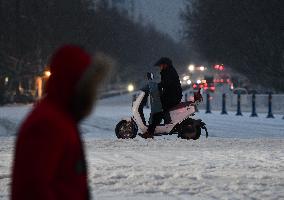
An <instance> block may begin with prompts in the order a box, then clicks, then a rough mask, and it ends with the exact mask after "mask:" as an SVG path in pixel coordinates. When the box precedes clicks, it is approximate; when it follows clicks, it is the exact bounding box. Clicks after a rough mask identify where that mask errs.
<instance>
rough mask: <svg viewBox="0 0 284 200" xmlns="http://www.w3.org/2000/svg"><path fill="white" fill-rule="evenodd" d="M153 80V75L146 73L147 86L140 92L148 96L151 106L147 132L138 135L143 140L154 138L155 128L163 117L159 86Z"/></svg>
mask: <svg viewBox="0 0 284 200" xmlns="http://www.w3.org/2000/svg"><path fill="white" fill-rule="evenodd" d="M153 78H154V76H153V74H152V73H150V72H148V73H147V79H148V84H147V85H146V86H145V87H144V88H142V89H141V90H142V91H144V92H145V94H146V95H147V94H149V95H150V105H151V114H150V119H149V126H148V130H147V132H146V133H144V134H139V135H140V136H141V137H142V138H145V139H147V138H154V133H155V129H156V126H157V125H159V124H160V122H161V120H162V118H163V116H164V114H163V108H162V103H161V97H160V89H159V85H158V83H156V82H155V81H153ZM146 98H148V95H147V96H146ZM144 120H145V119H144Z"/></svg>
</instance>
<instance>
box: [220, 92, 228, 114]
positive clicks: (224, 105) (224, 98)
mask: <svg viewBox="0 0 284 200" xmlns="http://www.w3.org/2000/svg"><path fill="white" fill-rule="evenodd" d="M221 114H222V115H227V114H228V113H227V109H226V94H225V93H224V94H223V95H222V112H221Z"/></svg>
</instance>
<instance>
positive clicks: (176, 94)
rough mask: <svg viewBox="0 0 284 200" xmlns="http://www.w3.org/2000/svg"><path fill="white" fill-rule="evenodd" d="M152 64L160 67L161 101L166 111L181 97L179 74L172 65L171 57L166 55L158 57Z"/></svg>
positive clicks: (179, 100)
mask: <svg viewBox="0 0 284 200" xmlns="http://www.w3.org/2000/svg"><path fill="white" fill-rule="evenodd" d="M154 66H159V67H160V70H161V71H160V74H161V82H160V83H159V86H160V88H161V90H162V91H161V101H162V106H163V110H164V111H165V112H167V111H168V110H170V109H171V108H173V107H174V106H176V105H178V104H179V103H180V102H181V99H182V88H181V84H180V80H179V76H178V73H177V71H176V70H175V68H174V67H173V64H172V61H171V59H169V58H167V57H162V58H160V59H159V60H158V61H157V62H156V63H155V64H154Z"/></svg>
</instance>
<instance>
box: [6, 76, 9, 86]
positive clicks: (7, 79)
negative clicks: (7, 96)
mask: <svg viewBox="0 0 284 200" xmlns="http://www.w3.org/2000/svg"><path fill="white" fill-rule="evenodd" d="M8 82H9V77H5V85H7V84H8Z"/></svg>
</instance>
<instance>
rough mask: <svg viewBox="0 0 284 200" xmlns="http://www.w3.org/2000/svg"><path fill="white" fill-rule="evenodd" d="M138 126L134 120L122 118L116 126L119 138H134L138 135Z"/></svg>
mask: <svg viewBox="0 0 284 200" xmlns="http://www.w3.org/2000/svg"><path fill="white" fill-rule="evenodd" d="M137 132H138V127H137V125H136V123H135V122H134V121H127V120H121V121H120V122H119V123H118V124H117V125H116V127H115V134H116V137H117V138H118V139H133V138H135V137H136V135H137Z"/></svg>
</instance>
